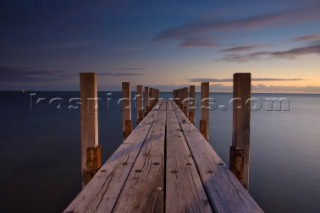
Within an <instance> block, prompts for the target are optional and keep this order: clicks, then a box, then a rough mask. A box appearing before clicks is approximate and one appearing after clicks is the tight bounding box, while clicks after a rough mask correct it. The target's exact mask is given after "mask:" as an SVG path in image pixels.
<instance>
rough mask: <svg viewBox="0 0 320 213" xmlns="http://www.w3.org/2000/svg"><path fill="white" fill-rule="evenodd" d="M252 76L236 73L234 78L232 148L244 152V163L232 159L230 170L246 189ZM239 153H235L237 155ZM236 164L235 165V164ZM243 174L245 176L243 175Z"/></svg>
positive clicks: (248, 162) (248, 164) (248, 166)
mask: <svg viewBox="0 0 320 213" xmlns="http://www.w3.org/2000/svg"><path fill="white" fill-rule="evenodd" d="M250 98H251V74H250V73H235V74H234V76H233V100H234V101H233V134H232V139H233V140H232V147H233V149H234V150H243V158H244V163H243V164H241V165H240V164H239V165H236V164H237V163H241V161H239V160H233V159H231V164H230V169H231V170H232V171H233V172H234V173H235V174H238V175H239V176H238V177H239V180H240V182H241V183H242V185H243V186H244V187H245V188H248V187H249V172H250V171H249V170H250V117H251V115H250V114H251V102H250ZM237 153H240V152H239V151H237V152H234V155H233V156H235V157H236V158H239V157H241V156H239V157H238V156H237V155H236V154H237ZM234 163H235V164H234ZM239 169H241V170H239ZM241 173H243V174H241Z"/></svg>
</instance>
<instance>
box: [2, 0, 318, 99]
mask: <svg viewBox="0 0 320 213" xmlns="http://www.w3.org/2000/svg"><path fill="white" fill-rule="evenodd" d="M319 56H320V0H303V1H301V0H268V1H257V0H241V1H239V0H202V1H195V0H161V1H152V0H151V1H150V0H135V1H133V0H90V1H89V0H48V1H43V0H28V1H26V0H10V1H8V0H6V1H5V0H0V90H22V89H24V90H37V91H41V90H76V91H77V90H79V73H80V72H95V73H97V75H98V85H99V90H101V91H106V90H120V87H121V82H123V81H129V82H131V85H132V88H133V89H134V88H135V86H136V85H138V84H141V85H144V86H152V87H154V88H159V89H160V90H162V91H172V89H175V88H180V87H183V86H188V85H196V86H199V85H200V82H201V81H210V85H211V91H213V92H214V91H216V92H229V91H231V88H232V77H233V73H237V72H251V73H252V87H253V89H252V90H253V92H270V93H284V92H285V93H317V94H320V60H319V59H320V58H319Z"/></svg>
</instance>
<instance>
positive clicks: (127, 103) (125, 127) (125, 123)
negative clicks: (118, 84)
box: [122, 82, 132, 139]
mask: <svg viewBox="0 0 320 213" xmlns="http://www.w3.org/2000/svg"><path fill="white" fill-rule="evenodd" d="M122 131H123V138H124V139H126V138H127V137H128V136H129V135H130V133H131V131H132V121H131V87H130V82H122Z"/></svg>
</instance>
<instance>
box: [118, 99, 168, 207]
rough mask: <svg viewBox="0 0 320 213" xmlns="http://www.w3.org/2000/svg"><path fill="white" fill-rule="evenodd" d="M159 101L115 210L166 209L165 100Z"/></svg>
mask: <svg viewBox="0 0 320 213" xmlns="http://www.w3.org/2000/svg"><path fill="white" fill-rule="evenodd" d="M159 103H161V105H160V110H159V112H158V115H157V118H156V119H155V123H154V124H153V126H152V127H151V129H150V132H149V134H148V136H147V139H146V141H145V143H144V145H143V147H142V149H141V152H140V153H139V156H138V157H137V159H136V161H135V163H134V166H133V168H132V171H131V172H130V175H129V177H128V180H127V181H126V183H125V185H124V187H123V190H122V192H121V194H120V196H119V199H118V201H117V203H116V206H115V208H114V211H113V212H115V213H116V212H119V213H125V212H163V206H164V203H163V200H164V195H163V193H164V192H163V187H164V140H165V124H166V104H165V101H159Z"/></svg>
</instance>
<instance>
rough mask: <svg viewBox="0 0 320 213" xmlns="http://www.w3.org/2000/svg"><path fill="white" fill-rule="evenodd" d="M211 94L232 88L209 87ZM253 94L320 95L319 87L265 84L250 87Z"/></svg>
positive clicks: (163, 88) (165, 88) (168, 87)
mask: <svg viewBox="0 0 320 213" xmlns="http://www.w3.org/2000/svg"><path fill="white" fill-rule="evenodd" d="M152 87H154V88H158V89H160V91H161V92H165V91H168V92H172V90H173V89H177V88H183V87H189V85H188V84H181V85H173V84H172V85H169V84H168V85H152ZM196 91H197V92H200V86H196ZM210 91H211V92H228V93H232V91H233V86H227V85H224V84H212V85H210ZM252 92H253V93H304V94H320V86H299V87H297V86H267V85H265V84H257V85H252Z"/></svg>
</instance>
